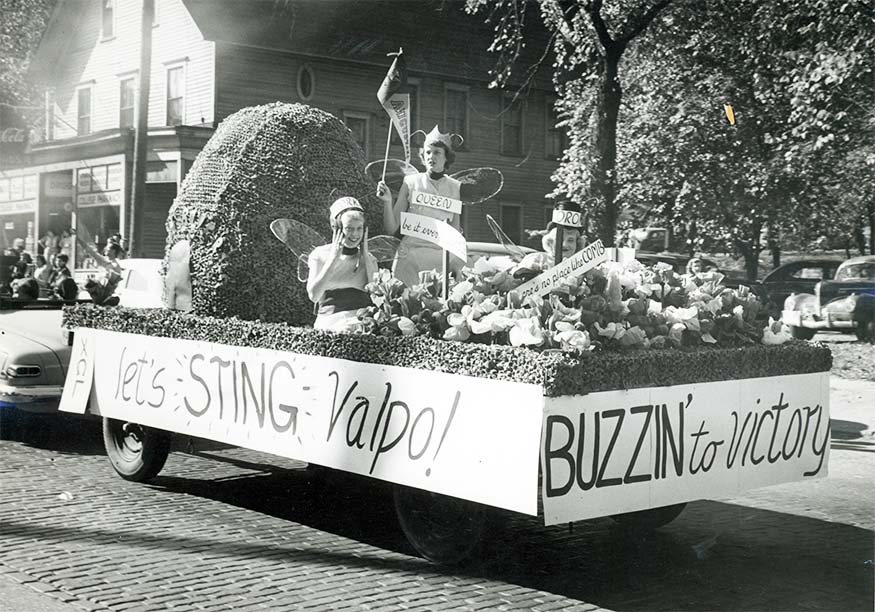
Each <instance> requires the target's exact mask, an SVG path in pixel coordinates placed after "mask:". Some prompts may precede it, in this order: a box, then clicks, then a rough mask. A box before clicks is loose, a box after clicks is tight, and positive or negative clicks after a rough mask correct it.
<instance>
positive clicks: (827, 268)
mask: <svg viewBox="0 0 875 612" xmlns="http://www.w3.org/2000/svg"><path fill="white" fill-rule="evenodd" d="M841 263H842V260H841V259H838V258H835V257H808V258H805V259H800V260H798V261H791V262H790V263H786V264H784V265H782V266H778V267H777V268H775V269H774V270H772V271H771V272H769V273H768V274H767V275H766V276H765V277H764V278H763V281H762V284H763V288H764V289H765V292H766V295H767V296H768V302H769V308H770V310H772V311H773V312H776V313H777V312H779V311H781V309H782V308H783V307H784V300H786V299H787V298H788V297H790V295H792V294H794V293H814V287H815V286H816V285H817V283H819V282H821V281H825V280H830V279H832V278H833V276H835V273H836V269H837V268H838V267H839V264H841Z"/></svg>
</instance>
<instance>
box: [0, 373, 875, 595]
mask: <svg viewBox="0 0 875 612" xmlns="http://www.w3.org/2000/svg"><path fill="white" fill-rule="evenodd" d="M869 384H870V385H871V383H869ZM852 391H853V389H852ZM834 392H835V391H834ZM854 392H856V391H854ZM833 404H835V400H833ZM855 416H856V415H855ZM28 425H29V426H30V431H25V432H23V434H22V439H23V440H24V441H4V442H2V443H0V454H2V468H0V469H2V480H0V491H2V497H0V519H2V526H0V538H2V547H0V594H3V593H4V589H3V585H9V584H12V585H15V586H16V588H22V587H26V588H27V589H30V591H31V592H32V593H38V594H40V595H39V597H40V598H41V600H42V601H45V602H47V603H46V604H45V606H44V607H39V608H34V609H35V610H36V609H39V610H45V611H46V612H61V611H62V610H69V611H71V612H72V611H75V610H93V611H98V610H113V611H126V612H128V611H130V612H133V611H146V610H180V611H183V610H291V609H312V610H538V611H543V612H546V611H548V610H580V611H583V610H586V611H589V610H596V609H599V608H607V609H615V610H770V611H771V610H871V609H872V600H873V586H872V585H873V580H872V576H873V558H875V554H873V527H875V525H873V522H875V520H873V512H872V502H871V500H873V499H875V490H873V489H875V487H873V482H872V480H873V479H872V476H871V474H873V473H875V453H873V451H875V443H873V438H872V435H871V434H872V429H871V428H872V423H871V417H870V421H869V422H868V425H867V424H866V423H860V422H858V421H856V420H854V419H852V418H848V419H846V420H843V421H842V420H837V419H835V415H834V433H833V443H832V450H831V466H830V477H829V478H828V479H822V480H818V481H815V482H807V483H793V484H787V485H782V486H779V487H772V488H766V489H762V490H758V491H753V492H751V494H749V495H746V496H745V497H742V498H738V499H734V500H724V501H721V502H716V501H708V502H696V503H692V504H690V505H689V506H688V507H687V509H686V510H685V512H684V513H683V514H682V515H681V516H680V517H679V518H678V519H677V520H676V521H674V522H673V523H671V524H670V525H668V526H667V527H664V528H662V529H660V530H659V531H657V532H655V533H653V534H651V535H649V536H646V537H642V536H638V535H630V534H627V533H625V532H623V531H621V530H620V529H618V528H617V527H615V526H614V524H613V522H612V521H611V520H609V519H598V520H592V521H585V522H580V523H576V524H575V525H574V527H573V530H569V528H568V527H567V526H556V527H550V528H545V527H544V526H543V525H542V524H541V523H539V520H538V519H535V518H532V517H525V516H522V515H512V514H510V513H506V514H501V515H499V516H498V517H497V518H496V520H494V521H493V524H492V526H491V531H490V534H489V538H488V540H487V542H486V544H485V545H484V547H483V550H482V551H481V552H480V555H479V557H478V561H476V562H474V563H471V564H469V565H467V566H465V567H462V568H445V567H439V566H435V565H432V564H430V563H428V562H426V561H424V560H422V559H421V558H419V557H417V556H415V554H414V553H413V551H412V549H411V547H410V546H409V545H408V544H407V543H406V541H405V539H404V537H403V535H402V533H401V530H400V528H399V527H398V525H397V522H396V520H395V518H394V513H393V509H392V500H391V495H390V494H389V489H388V487H387V486H384V485H380V484H374V483H371V482H367V481H364V480H362V479H355V478H351V477H345V476H340V475H338V476H330V477H325V476H321V477H318V478H317V477H315V476H311V475H310V474H309V473H308V472H306V471H305V470H304V469H302V466H301V465H299V464H296V463H295V462H291V461H287V460H280V459H277V458H271V457H268V456H265V455H260V454H257V453H253V452H251V451H244V450H241V449H227V448H221V447H219V446H218V445H213V446H208V445H207V443H202V442H201V443H199V445H198V446H196V447H194V448H186V447H185V445H184V444H183V445H182V448H180V450H179V451H177V452H174V453H173V454H172V455H171V457H170V459H169V460H168V463H167V466H166V467H165V469H164V471H163V472H162V473H161V475H160V476H159V477H158V478H157V479H156V480H155V482H154V484H153V485H137V484H132V483H128V482H125V481H123V480H121V479H120V478H118V477H117V476H116V475H115V473H114V472H113V471H112V469H111V468H110V466H109V464H108V462H107V460H106V457H105V456H104V455H103V450H102V443H101V440H100V435H99V429H98V428H97V427H96V425H97V423H96V422H93V421H81V420H80V421H71V419H70V418H68V417H62V418H58V417H52V418H43V419H35V420H33V421H32V422H31V421H28ZM264 461H269V462H270V464H265V463H263V462H264ZM861 499H865V500H869V501H868V502H861V501H860V500H861ZM18 601H21V600H18ZM19 605H24V604H19ZM52 606H55V607H52ZM4 609H9V608H4ZM10 610H11V612H18V610H13V609H10Z"/></svg>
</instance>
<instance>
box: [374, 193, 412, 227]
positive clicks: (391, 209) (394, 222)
mask: <svg viewBox="0 0 875 612" xmlns="http://www.w3.org/2000/svg"><path fill="white" fill-rule="evenodd" d="M380 185H381V186H382V187H385V191H383V192H381V191H380V190H379V187H378V191H377V195H379V196H380V199H381V200H382V201H383V231H385V232H386V233H387V234H389V235H390V236H391V235H393V234H395V233H396V232H397V231H398V228H399V227H400V226H401V213H402V212H404V211H406V210H407V184H406V183H402V184H401V189H399V190H398V197H397V198H396V199H395V205H394V206H392V191H391V190H390V189H389V187H388V186H386V184H385V183H383V182H382V181H380Z"/></svg>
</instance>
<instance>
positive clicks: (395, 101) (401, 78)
mask: <svg viewBox="0 0 875 612" xmlns="http://www.w3.org/2000/svg"><path fill="white" fill-rule="evenodd" d="M390 55H394V56H395V59H394V60H393V61H392V65H391V66H390V67H389V72H387V73H386V78H384V79H383V82H382V83H381V84H380V89H378V90H377V100H379V101H380V105H381V106H382V107H383V108H384V109H385V110H386V112H387V113H388V114H389V119H390V120H391V121H392V125H393V126H394V127H395V131H396V132H398V136H399V137H400V138H401V144H402V145H403V146H404V161H406V162H408V163H409V162H410V94H406V93H400V91H399V90H400V89H401V88H402V87H404V85H406V83H407V69H406V66H405V64H404V55H403V49H398V52H397V53H391V54H390ZM387 150H388V149H387Z"/></svg>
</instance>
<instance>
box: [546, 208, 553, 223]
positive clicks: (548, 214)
mask: <svg viewBox="0 0 875 612" xmlns="http://www.w3.org/2000/svg"><path fill="white" fill-rule="evenodd" d="M552 221H553V207H552V206H545V207H544V227H547V226H548V225H550V223H551V222H552Z"/></svg>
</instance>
